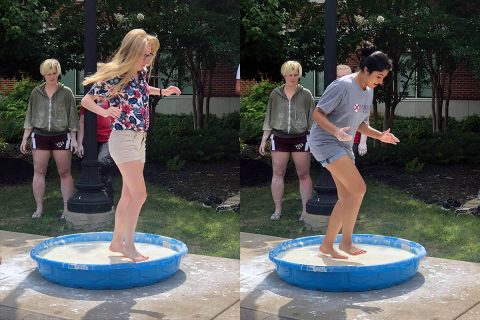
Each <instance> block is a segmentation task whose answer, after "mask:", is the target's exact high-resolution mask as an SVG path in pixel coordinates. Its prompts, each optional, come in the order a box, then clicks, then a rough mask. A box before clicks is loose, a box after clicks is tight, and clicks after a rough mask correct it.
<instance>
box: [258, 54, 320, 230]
mask: <svg viewBox="0 0 480 320" xmlns="http://www.w3.org/2000/svg"><path fill="white" fill-rule="evenodd" d="M280 72H281V73H282V76H283V78H284V79H285V84H283V85H281V86H280V87H278V88H276V89H274V90H273V91H272V93H271V94H270V98H269V99H268V106H267V111H266V114H265V121H264V123H263V137H262V142H261V144H260V148H259V153H260V154H261V155H262V156H263V155H265V147H266V143H267V140H268V139H270V142H271V143H270V145H271V151H272V169H273V175H272V186H271V190H272V198H273V203H274V205H275V211H274V212H273V214H272V215H271V216H270V219H271V220H279V219H280V216H281V214H282V199H283V190H284V180H283V178H284V176H285V171H286V170H287V164H288V159H289V158H290V155H292V159H293V162H294V163H295V168H296V170H297V175H298V179H299V181H300V195H301V197H302V215H301V216H300V219H299V220H300V221H303V215H304V214H305V213H306V205H307V201H308V200H309V199H310V198H311V197H312V179H311V178H310V150H309V147H308V143H307V136H308V131H309V130H310V127H311V126H312V121H313V120H312V113H313V110H314V108H315V103H314V101H313V97H312V94H311V93H310V91H309V90H308V89H306V88H304V87H303V86H302V85H300V84H299V83H298V81H299V79H300V78H301V77H302V66H301V65H300V63H298V62H297V61H287V62H285V63H284V64H283V65H282V67H281V69H280Z"/></svg>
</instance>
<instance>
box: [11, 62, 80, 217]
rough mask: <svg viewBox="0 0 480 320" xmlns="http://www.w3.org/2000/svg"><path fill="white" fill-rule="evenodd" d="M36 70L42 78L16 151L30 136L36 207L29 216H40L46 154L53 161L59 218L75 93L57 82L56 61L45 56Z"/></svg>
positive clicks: (66, 193) (72, 143)
mask: <svg viewBox="0 0 480 320" xmlns="http://www.w3.org/2000/svg"><path fill="white" fill-rule="evenodd" d="M40 73H41V74H42V76H43V77H44V78H45V82H44V83H42V84H40V85H38V86H37V87H35V89H33V91H32V94H31V96H30V100H29V102H28V108H27V111H26V114H25V123H24V125H23V127H24V128H25V131H24V133H23V139H22V143H21V144H20V152H22V153H23V154H25V153H26V152H27V142H28V138H29V137H31V147H32V156H33V172H34V173H33V182H32V189H33V196H34V198H35V203H36V206H37V209H36V210H35V211H34V212H33V215H32V218H41V217H42V214H43V197H44V195H45V174H46V173H47V166H48V161H49V160H50V155H53V159H54V160H55V163H56V164H57V169H58V173H59V175H60V188H61V191H62V197H63V213H62V216H61V217H60V218H61V219H63V218H64V217H65V213H66V212H67V201H68V199H69V198H70V197H71V196H72V194H73V178H72V174H71V166H72V151H74V152H76V149H77V146H78V144H77V138H76V137H77V131H78V129H79V122H78V115H77V109H76V106H75V97H74V96H73V92H72V90H70V88H68V87H66V86H64V85H63V84H61V83H60V82H58V77H59V76H60V74H61V73H62V69H61V67H60V63H59V62H58V61H57V60H55V59H47V60H45V61H43V62H42V64H41V65H40Z"/></svg>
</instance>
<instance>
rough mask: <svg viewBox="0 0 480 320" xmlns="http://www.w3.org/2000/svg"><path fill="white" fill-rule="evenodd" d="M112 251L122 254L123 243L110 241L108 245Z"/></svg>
mask: <svg viewBox="0 0 480 320" xmlns="http://www.w3.org/2000/svg"><path fill="white" fill-rule="evenodd" d="M108 249H110V251H112V252H118V253H122V254H123V243H117V242H112V243H110V246H109V247H108Z"/></svg>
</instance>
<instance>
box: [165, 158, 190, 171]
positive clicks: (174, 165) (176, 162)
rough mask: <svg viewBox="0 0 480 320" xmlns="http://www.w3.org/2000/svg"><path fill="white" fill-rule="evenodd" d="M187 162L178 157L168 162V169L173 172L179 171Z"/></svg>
mask: <svg viewBox="0 0 480 320" xmlns="http://www.w3.org/2000/svg"><path fill="white" fill-rule="evenodd" d="M185 162H186V161H185V160H183V159H180V155H176V156H175V157H173V158H172V159H170V160H168V161H167V169H168V170H169V171H173V172H175V171H179V170H181V169H182V168H183V167H184V166H185Z"/></svg>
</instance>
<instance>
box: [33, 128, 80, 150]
mask: <svg viewBox="0 0 480 320" xmlns="http://www.w3.org/2000/svg"><path fill="white" fill-rule="evenodd" d="M31 137H32V150H70V144H71V139H70V133H69V132H68V133H62V134H59V135H56V136H42V135H39V134H36V133H35V132H32V136H31Z"/></svg>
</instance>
